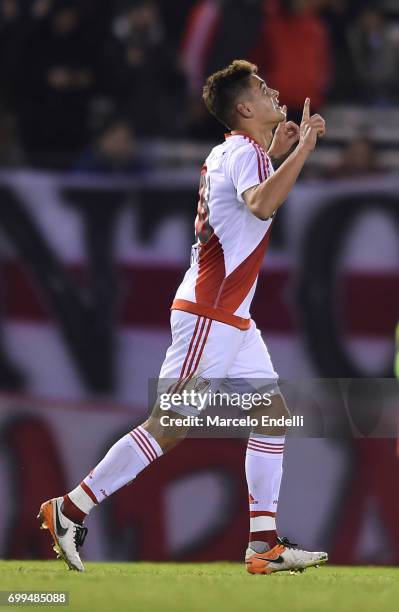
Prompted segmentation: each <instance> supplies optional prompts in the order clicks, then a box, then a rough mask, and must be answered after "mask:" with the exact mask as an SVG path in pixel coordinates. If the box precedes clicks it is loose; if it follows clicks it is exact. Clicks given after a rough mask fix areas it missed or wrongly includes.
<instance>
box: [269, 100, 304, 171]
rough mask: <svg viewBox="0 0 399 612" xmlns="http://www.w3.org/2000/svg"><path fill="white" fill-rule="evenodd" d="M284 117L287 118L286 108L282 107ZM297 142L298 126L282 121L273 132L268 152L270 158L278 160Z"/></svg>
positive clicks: (291, 122)
mask: <svg viewBox="0 0 399 612" xmlns="http://www.w3.org/2000/svg"><path fill="white" fill-rule="evenodd" d="M283 111H284V113H285V116H287V107H286V106H285V105H284V106H283ZM298 140H299V126H298V125H297V124H296V123H294V122H293V121H282V122H281V123H279V124H278V126H277V128H276V131H275V132H274V136H273V140H272V144H271V145H270V148H269V150H268V154H269V155H270V157H274V158H275V159H279V158H280V157H283V156H284V155H286V153H288V151H290V149H291V148H292V146H293V145H294V144H296V143H297V142H298Z"/></svg>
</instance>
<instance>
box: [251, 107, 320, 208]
mask: <svg viewBox="0 0 399 612" xmlns="http://www.w3.org/2000/svg"><path fill="white" fill-rule="evenodd" d="M324 134H325V121H324V119H323V118H322V117H321V116H320V115H313V116H312V117H311V116H310V99H309V98H306V100H305V104H304V106H303V113H302V121H301V125H300V135H299V142H298V145H297V146H296V148H295V149H294V151H293V152H292V153H291V155H290V156H289V157H288V158H287V159H286V160H285V162H284V163H283V164H282V165H281V166H280V168H278V170H276V172H275V173H274V174H273V176H271V177H269V178H268V179H267V180H266V181H264V182H263V183H261V184H260V185H257V186H256V187H252V188H251V189H248V190H247V191H246V192H245V193H244V194H243V199H244V201H245V202H246V204H247V206H248V208H249V209H250V210H251V212H252V213H253V214H254V215H255V216H256V217H259V218H260V219H268V218H269V217H271V216H272V215H273V213H274V212H275V211H276V210H277V209H278V208H279V207H280V206H281V204H283V202H284V201H285V199H286V198H287V196H288V194H289V192H290V191H291V189H292V187H293V186H294V184H295V182H296V180H297V178H298V176H299V173H300V172H301V170H302V168H303V166H304V164H305V162H306V160H307V158H308V157H309V155H310V154H311V153H312V151H313V150H314V148H315V146H316V143H317V138H318V137H319V136H324Z"/></svg>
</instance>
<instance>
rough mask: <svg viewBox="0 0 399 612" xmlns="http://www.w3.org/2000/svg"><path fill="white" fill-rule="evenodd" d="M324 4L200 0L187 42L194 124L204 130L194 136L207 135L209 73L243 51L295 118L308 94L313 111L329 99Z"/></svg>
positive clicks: (281, 0)
mask: <svg viewBox="0 0 399 612" xmlns="http://www.w3.org/2000/svg"><path fill="white" fill-rule="evenodd" d="M319 4H320V2H318V1H317V0H279V1H277V0H276V1H274V2H271V1H270V0H269V1H267V0H262V1H260V0H239V1H238V2H232V0H201V1H200V2H197V4H196V5H195V6H194V8H193V10H192V12H191V14H190V16H189V20H188V24H187V29H186V34H185V37H184V41H183V46H182V57H183V63H184V66H185V70H186V76H187V79H188V83H189V90H190V94H191V95H192V99H193V102H192V107H191V113H192V119H193V123H194V124H195V122H199V129H198V128H197V129H195V125H194V127H192V129H191V134H192V135H194V136H196V135H197V134H196V132H199V133H201V134H205V135H206V134H207V130H206V127H205V126H206V123H207V121H206V119H205V117H204V116H203V110H202V109H200V108H199V106H198V102H197V101H196V100H198V99H199V98H200V92H201V88H202V86H203V83H204V80H205V78H206V76H207V74H208V73H209V72H212V71H213V70H216V69H219V68H221V67H222V66H223V65H225V64H226V63H227V62H229V61H230V60H232V59H234V58H235V57H238V56H240V57H248V58H249V59H250V60H251V61H253V62H255V63H256V64H257V65H258V67H259V73H260V74H261V75H262V76H264V77H265V78H266V80H267V81H268V83H269V84H270V85H271V86H272V87H274V88H276V89H278V90H279V91H280V100H281V101H282V102H283V103H284V104H287V106H288V107H289V110H290V114H291V116H292V117H293V119H297V118H298V117H297V115H299V114H300V113H301V112H302V108H303V103H304V100H305V98H306V97H310V98H311V101H312V109H313V110H317V108H319V107H320V106H321V105H322V104H323V103H324V101H325V95H326V93H327V89H328V85H329V84H330V82H331V79H332V59H331V49H330V44H329V38H328V30H327V27H326V25H325V23H324V21H323V19H321V18H320V17H319V16H318V9H319V8H320V6H319ZM244 18H245V19H244ZM240 26H241V30H242V31H240V36H239V41H237V35H236V33H237V31H238V30H239V28H240ZM228 32H230V33H233V35H229V34H228ZM208 125H209V126H210V120H208ZM212 126H214V122H212ZM208 131H209V130H208Z"/></svg>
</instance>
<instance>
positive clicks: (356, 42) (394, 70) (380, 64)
mask: <svg viewBox="0 0 399 612" xmlns="http://www.w3.org/2000/svg"><path fill="white" fill-rule="evenodd" d="M348 39H349V45H350V49H351V52H352V57H353V62H354V67H355V78H356V80H357V84H358V96H359V99H360V100H362V101H369V102H382V103H384V102H388V101H390V100H393V99H397V98H398V93H399V85H398V70H399V26H398V25H397V24H393V23H388V21H387V19H386V18H385V16H384V14H383V12H382V11H381V10H380V9H379V8H377V6H372V5H370V6H368V7H366V8H364V9H363V10H362V12H361V13H360V15H359V16H358V18H357V20H356V22H355V24H354V25H353V27H352V28H350V30H349V32H348Z"/></svg>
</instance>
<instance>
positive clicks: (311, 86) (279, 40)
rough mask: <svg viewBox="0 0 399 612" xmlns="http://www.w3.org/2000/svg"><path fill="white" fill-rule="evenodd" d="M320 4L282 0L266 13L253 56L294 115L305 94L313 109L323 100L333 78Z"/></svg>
mask: <svg viewBox="0 0 399 612" xmlns="http://www.w3.org/2000/svg"><path fill="white" fill-rule="evenodd" d="M318 8H319V2H317V0H280V2H279V3H278V4H277V5H276V7H275V8H274V10H272V7H271V8H270V10H269V15H267V14H266V17H265V20H264V23H263V28H262V32H261V34H260V38H259V41H258V44H257V48H256V49H255V51H254V53H253V55H252V58H251V59H253V60H254V61H255V63H257V64H258V66H259V69H260V72H261V74H263V75H265V76H266V80H267V81H268V82H269V83H270V85H271V86H272V87H273V88H275V89H277V90H279V92H280V100H281V102H282V103H284V104H286V105H287V106H288V109H289V111H290V112H291V113H294V117H295V118H298V117H297V116H298V115H300V113H301V111H302V108H303V103H304V100H305V98H306V97H309V98H310V99H311V105H312V110H313V111H315V110H317V109H319V108H320V107H321V106H322V105H323V104H324V102H325V99H326V93H327V89H328V86H329V85H330V83H331V79H332V56H331V48H330V43H329V37H328V30H327V28H326V25H325V23H324V21H323V20H322V19H321V17H320V16H319V15H318V11H317V9H318ZM295 114H296V115H297V116H295Z"/></svg>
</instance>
